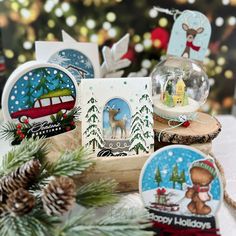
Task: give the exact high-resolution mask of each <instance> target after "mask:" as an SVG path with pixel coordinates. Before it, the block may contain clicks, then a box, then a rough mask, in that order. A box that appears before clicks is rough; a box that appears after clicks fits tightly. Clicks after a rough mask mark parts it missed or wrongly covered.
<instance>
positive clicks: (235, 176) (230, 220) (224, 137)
mask: <svg viewBox="0 0 236 236" xmlns="http://www.w3.org/2000/svg"><path fill="white" fill-rule="evenodd" d="M217 118H218V119H219V121H220V122H221V124H222V132H221V133H220V135H219V136H218V137H217V138H216V139H215V140H214V142H213V151H214V154H215V157H216V158H217V159H218V160H219V161H220V163H221V164H222V165H223V167H224V171H225V176H226V182H227V191H228V193H229V194H230V195H231V197H233V199H235V200H236V118H234V117H233V116H230V115H229V116H219V117H217ZM0 120H2V119H1V118H0ZM9 149H10V147H9V145H8V143H7V142H5V141H3V140H0V155H1V156H2V155H3V154H4V153H6V152H7V151H8V150H9ZM130 198H131V199H132V202H133V205H134V203H135V205H136V206H137V207H138V206H140V199H139V197H138V196H137V194H129V196H126V197H125V198H124V199H123V200H122V201H123V202H126V203H128V202H129V199H130ZM127 199H128V200H127ZM128 204H129V203H128ZM128 204H127V205H128ZM217 215H218V222H219V225H220V230H221V235H222V236H236V210H234V209H232V208H230V207H229V206H228V205H227V204H226V203H223V204H222V206H221V208H220V210H219V212H218V214H217Z"/></svg>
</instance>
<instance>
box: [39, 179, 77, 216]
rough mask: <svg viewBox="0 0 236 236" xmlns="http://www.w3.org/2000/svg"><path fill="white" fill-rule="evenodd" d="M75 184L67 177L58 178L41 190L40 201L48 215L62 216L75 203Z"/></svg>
mask: <svg viewBox="0 0 236 236" xmlns="http://www.w3.org/2000/svg"><path fill="white" fill-rule="evenodd" d="M75 195H76V193H75V184H74V181H73V180H72V179H70V178H69V177H58V178H55V179H54V180H52V181H51V182H50V183H49V184H48V186H47V187H46V188H44V189H43V194H42V201H43V207H44V210H45V211H46V213H47V214H48V215H63V214H64V213H65V212H67V211H69V210H71V209H72V208H73V206H74V203H75Z"/></svg>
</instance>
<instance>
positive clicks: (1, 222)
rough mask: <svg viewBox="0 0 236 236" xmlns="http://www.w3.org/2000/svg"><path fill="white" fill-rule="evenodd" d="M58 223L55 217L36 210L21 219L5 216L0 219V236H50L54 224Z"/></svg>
mask: <svg viewBox="0 0 236 236" xmlns="http://www.w3.org/2000/svg"><path fill="white" fill-rule="evenodd" d="M59 222H60V221H59V219H58V218H57V217H52V216H48V215H46V213H45V212H44V211H42V210H39V209H36V210H34V211H33V212H32V213H30V214H28V215H24V216H21V217H17V216H14V215H12V214H7V215H5V216H3V217H2V218H0V235H1V236H52V235H54V227H55V224H58V223H59Z"/></svg>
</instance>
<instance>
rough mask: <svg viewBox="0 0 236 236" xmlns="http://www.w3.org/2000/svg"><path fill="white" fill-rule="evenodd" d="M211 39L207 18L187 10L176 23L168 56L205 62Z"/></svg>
mask: <svg viewBox="0 0 236 236" xmlns="http://www.w3.org/2000/svg"><path fill="white" fill-rule="evenodd" d="M210 37H211V25H210V22H209V20H208V19H207V17H206V16H205V15H203V14H202V13H200V12H197V11H189V10H186V11H184V12H183V13H182V14H181V15H180V16H179V17H178V18H177V19H176V21H175V23H174V26H173V28H172V31H171V37H170V42H169V46H168V49H167V54H168V55H174V56H179V57H187V58H191V59H194V60H197V61H203V59H204V57H205V55H206V52H207V48H208V44H209V40H210Z"/></svg>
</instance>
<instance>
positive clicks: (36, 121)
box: [2, 61, 79, 144]
mask: <svg viewBox="0 0 236 236" xmlns="http://www.w3.org/2000/svg"><path fill="white" fill-rule="evenodd" d="M77 87H78V85H77V83H76V81H75V79H74V77H73V75H72V74H70V73H69V72H68V71H67V70H65V69H64V68H63V67H61V66H58V65H54V64H50V63H39V62H36V61H32V62H28V63H25V64H23V65H21V66H20V67H18V68H17V69H16V70H15V71H14V72H13V73H12V75H11V76H10V77H9V79H8V81H7V83H6V85H5V88H4V91H3V96H2V111H3V116H4V120H5V121H6V122H8V123H6V124H5V126H3V128H2V131H4V130H5V134H7V137H11V138H12V143H13V144H18V143H20V142H21V141H22V140H23V139H24V138H31V137H50V136H53V135H57V134H61V133H64V132H67V131H70V130H72V129H74V128H75V120H76V118H77V115H78V113H79V108H77V107H76V106H77V104H78V88H77Z"/></svg>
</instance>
